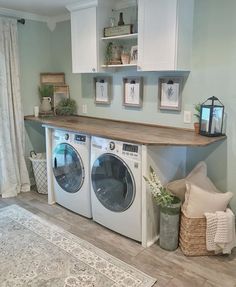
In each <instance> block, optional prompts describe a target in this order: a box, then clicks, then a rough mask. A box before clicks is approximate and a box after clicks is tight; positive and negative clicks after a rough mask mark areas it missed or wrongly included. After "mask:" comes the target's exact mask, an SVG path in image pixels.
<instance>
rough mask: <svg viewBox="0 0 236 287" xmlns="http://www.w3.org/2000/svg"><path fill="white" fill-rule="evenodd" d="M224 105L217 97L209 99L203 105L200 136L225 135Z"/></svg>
mask: <svg viewBox="0 0 236 287" xmlns="http://www.w3.org/2000/svg"><path fill="white" fill-rule="evenodd" d="M223 122H224V105H223V104H222V103H221V101H220V100H219V99H218V98H216V97H211V98H208V99H207V100H206V101H205V102H204V103H202V104H201V109H200V132H199V133H200V135H203V136H208V137H217V136H222V135H224V131H223Z"/></svg>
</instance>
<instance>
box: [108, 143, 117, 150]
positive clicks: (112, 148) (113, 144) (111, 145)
mask: <svg viewBox="0 0 236 287" xmlns="http://www.w3.org/2000/svg"><path fill="white" fill-rule="evenodd" d="M115 147H116V144H115V143H114V142H110V143H109V148H110V150H114V149H115Z"/></svg>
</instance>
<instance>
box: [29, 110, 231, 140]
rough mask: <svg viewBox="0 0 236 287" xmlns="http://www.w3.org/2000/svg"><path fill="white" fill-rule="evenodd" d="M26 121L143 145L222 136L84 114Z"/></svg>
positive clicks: (214, 138) (216, 138)
mask: <svg viewBox="0 0 236 287" xmlns="http://www.w3.org/2000/svg"><path fill="white" fill-rule="evenodd" d="M25 120H27V121H28V120H29V121H34V122H39V123H41V124H42V125H43V126H46V127H49V128H59V129H63V130H68V131H76V132H79V133H85V134H89V135H94V136H100V137H105V138H110V139H114V140H121V141H127V142H132V143H138V144H144V145H161V146H167V145H173V146H207V145H209V144H211V143H214V142H217V141H221V140H223V139H225V138H226V136H222V137H205V136H201V135H196V134H195V133H194V131H192V130H186V129H180V128H171V127H164V126H157V125H148V124H140V123H131V122H122V121H114V120H108V119H99V118H92V117H85V116H54V117H53V116H52V117H38V118H36V117H34V116H25Z"/></svg>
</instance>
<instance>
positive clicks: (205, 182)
mask: <svg viewBox="0 0 236 287" xmlns="http://www.w3.org/2000/svg"><path fill="white" fill-rule="evenodd" d="M186 181H188V182H190V183H194V184H195V185H197V186H200V187H202V188H204V189H206V190H207V191H209V192H218V190H217V189H216V187H215V186H214V184H213V183H212V181H211V180H210V179H209V177H207V166H206V163H205V162H204V161H200V162H199V163H198V164H197V165H196V166H195V167H194V169H193V170H192V171H191V172H190V173H189V174H188V175H187V177H186V178H183V179H179V180H175V181H172V182H170V183H168V184H167V185H166V188H167V189H169V190H170V191H171V193H173V194H174V195H176V196H177V197H179V198H180V199H181V201H182V202H184V200H185V192H186Z"/></svg>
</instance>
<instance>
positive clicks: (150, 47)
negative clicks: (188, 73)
mask: <svg viewBox="0 0 236 287" xmlns="http://www.w3.org/2000/svg"><path fill="white" fill-rule="evenodd" d="M193 1H194V0H139V2H138V3H139V9H138V11H139V12H138V13H139V14H138V32H139V36H138V49H139V50H138V69H139V70H142V71H174V70H189V69H190V66H191V47H192V45H191V44H192V25H193V24H192V22H193Z"/></svg>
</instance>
